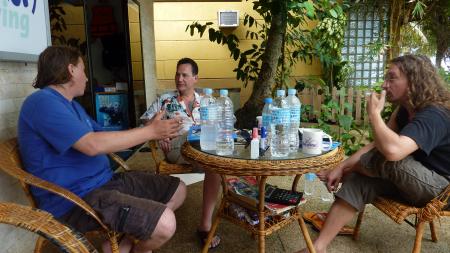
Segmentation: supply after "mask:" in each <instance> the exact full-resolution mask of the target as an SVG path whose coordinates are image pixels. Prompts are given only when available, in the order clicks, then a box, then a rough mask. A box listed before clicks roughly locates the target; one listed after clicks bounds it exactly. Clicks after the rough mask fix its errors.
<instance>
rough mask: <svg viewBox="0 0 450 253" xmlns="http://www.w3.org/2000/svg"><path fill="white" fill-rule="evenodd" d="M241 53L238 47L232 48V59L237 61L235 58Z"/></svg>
mask: <svg viewBox="0 0 450 253" xmlns="http://www.w3.org/2000/svg"><path fill="white" fill-rule="evenodd" d="M240 53H241V50H239V48H235V49H234V50H233V59H234V60H235V61H237V59H238V58H239V54H240Z"/></svg>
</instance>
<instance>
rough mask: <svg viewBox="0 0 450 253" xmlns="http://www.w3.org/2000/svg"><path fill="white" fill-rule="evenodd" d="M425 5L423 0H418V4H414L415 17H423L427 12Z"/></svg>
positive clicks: (413, 12)
mask: <svg viewBox="0 0 450 253" xmlns="http://www.w3.org/2000/svg"><path fill="white" fill-rule="evenodd" d="M425 7H427V6H426V5H425V4H424V3H422V1H417V3H416V5H415V6H414V9H413V11H412V14H413V17H417V16H418V17H420V18H422V17H423V15H424V14H425V10H424V9H425Z"/></svg>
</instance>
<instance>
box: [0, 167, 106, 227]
mask: <svg viewBox="0 0 450 253" xmlns="http://www.w3.org/2000/svg"><path fill="white" fill-rule="evenodd" d="M3 171H5V172H6V173H8V174H9V175H10V176H12V177H14V178H16V179H18V180H19V181H21V182H24V183H26V184H28V185H32V186H35V187H38V188H41V189H44V190H47V191H49V192H52V193H54V194H56V195H58V196H61V197H63V198H65V199H67V200H69V201H70V202H72V203H73V204H75V205H77V206H79V207H80V208H82V209H83V210H84V211H86V212H87V213H88V214H89V215H90V216H92V218H94V219H95V220H96V221H97V222H98V223H99V224H100V226H101V227H102V228H103V229H105V230H106V231H109V229H108V227H107V226H106V225H105V224H104V223H103V222H102V221H101V220H100V218H99V217H98V216H97V214H96V213H95V211H94V209H92V207H91V206H89V205H88V204H87V203H86V202H85V201H84V200H83V199H81V198H80V197H78V196H77V195H75V194H74V193H72V192H71V191H69V190H66V189H64V188H63V187H61V186H58V185H56V184H52V183H50V182H48V181H45V180H43V179H40V178H38V177H36V176H34V175H32V174H30V173H28V172H26V171H24V170H22V169H19V168H14V169H5V168H3Z"/></svg>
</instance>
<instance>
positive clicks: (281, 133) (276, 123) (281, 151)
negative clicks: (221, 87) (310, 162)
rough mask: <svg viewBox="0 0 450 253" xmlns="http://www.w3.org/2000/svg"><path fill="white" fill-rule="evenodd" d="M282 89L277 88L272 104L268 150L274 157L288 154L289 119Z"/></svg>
mask: <svg viewBox="0 0 450 253" xmlns="http://www.w3.org/2000/svg"><path fill="white" fill-rule="evenodd" d="M284 95H285V91H284V90H277V97H276V98H275V99H274V101H273V105H272V123H271V131H270V133H271V134H272V136H271V145H270V152H271V154H272V156H274V157H286V156H288V155H289V120H290V112H289V106H288V104H287V101H286V98H285V97H284Z"/></svg>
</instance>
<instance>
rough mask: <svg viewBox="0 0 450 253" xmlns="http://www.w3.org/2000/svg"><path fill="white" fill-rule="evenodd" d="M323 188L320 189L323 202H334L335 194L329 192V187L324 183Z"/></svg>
mask: <svg viewBox="0 0 450 253" xmlns="http://www.w3.org/2000/svg"><path fill="white" fill-rule="evenodd" d="M321 185H322V187H321V188H320V199H321V200H322V201H323V202H330V201H332V200H333V194H332V193H331V192H329V191H328V189H327V185H326V184H324V183H322V184H321Z"/></svg>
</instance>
